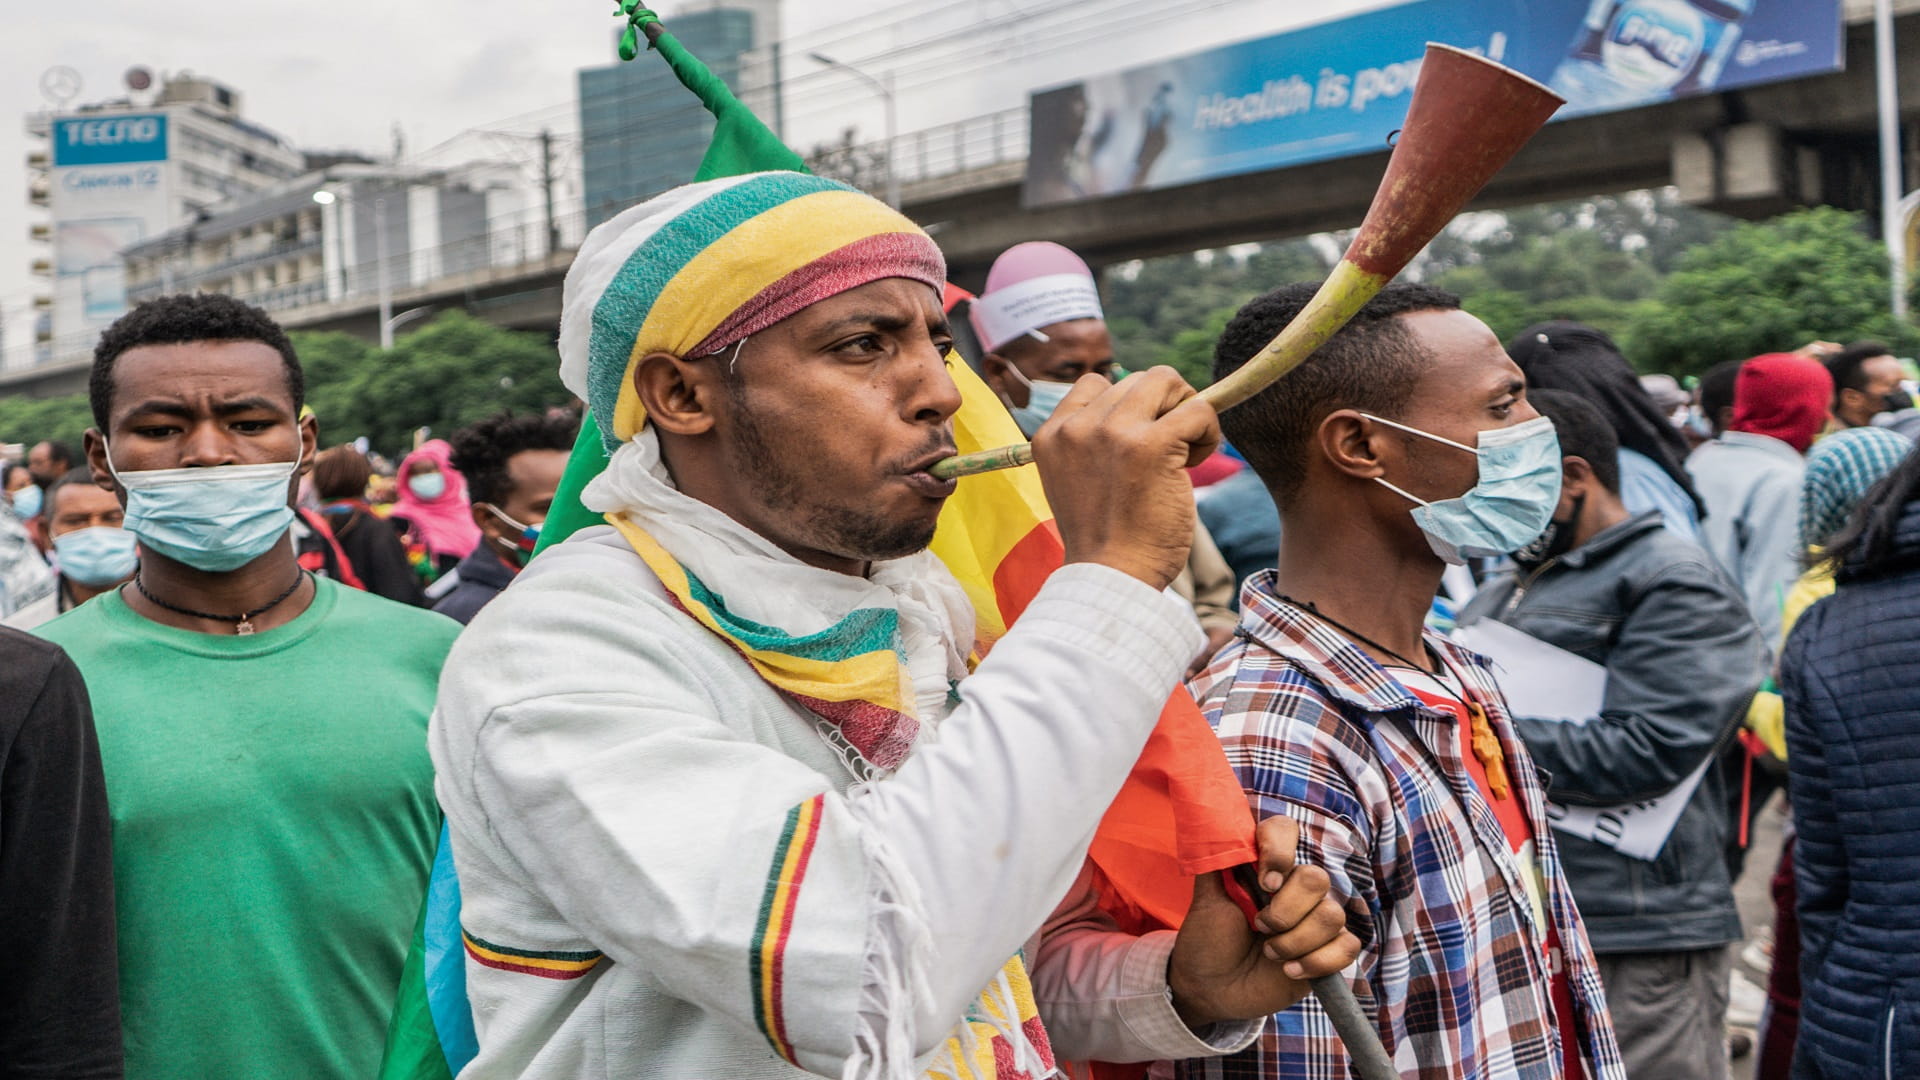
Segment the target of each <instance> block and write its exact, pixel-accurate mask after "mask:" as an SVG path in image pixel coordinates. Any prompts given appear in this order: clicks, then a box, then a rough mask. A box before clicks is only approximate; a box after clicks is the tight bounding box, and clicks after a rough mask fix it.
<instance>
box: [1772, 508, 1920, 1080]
mask: <svg viewBox="0 0 1920 1080" xmlns="http://www.w3.org/2000/svg"><path fill="white" fill-rule="evenodd" d="M1895 535H1896V544H1897V546H1898V547H1899V548H1902V549H1905V551H1904V554H1906V555H1908V556H1909V557H1916V558H1920V504H1915V505H1911V506H1908V507H1907V509H1906V513H1905V516H1904V517H1903V518H1902V519H1901V521H1900V525H1899V528H1898V530H1897V532H1896V534H1895ZM1917 693H1920V569H1912V570H1907V571H1904V572H1900V573H1895V574H1893V575H1892V576H1888V577H1880V578H1875V579H1871V580H1864V581H1849V580H1848V574H1847V573H1845V572H1844V571H1843V573H1842V574H1841V576H1840V587H1839V589H1838V591H1836V592H1835V593H1834V594H1833V595H1832V596H1830V597H1827V598H1826V599H1825V600H1822V601H1820V602H1819V603H1817V604H1815V605H1814V606H1812V607H1811V608H1808V609H1807V612H1806V614H1804V615H1802V616H1801V617H1800V621H1799V622H1798V623H1797V624H1796V625H1795V626H1794V628H1793V633H1792V635H1791V636H1789V637H1788V639H1787V648H1786V652H1785V654H1784V655H1783V656H1782V657H1781V661H1780V694H1781V697H1782V698H1784V699H1785V701H1786V710H1787V771H1788V783H1789V786H1790V793H1791V795H1792V798H1793V819H1794V823H1795V825H1796V827H1797V835H1796V838H1795V841H1794V844H1795V846H1794V858H1793V869H1794V876H1795V879H1796V884H1797V885H1798V886H1799V893H1800V898H1799V914H1800V941H1801V954H1800V977H1801V998H1800V1039H1799V1044H1798V1049H1797V1053H1796V1057H1795V1062H1794V1074H1795V1075H1796V1076H1809V1077H1835V1078H1845V1080H1869V1078H1876V1077H1886V1078H1890V1080H1891V1078H1898V1080H1910V1078H1912V1077H1920V697H1916V694H1917Z"/></svg>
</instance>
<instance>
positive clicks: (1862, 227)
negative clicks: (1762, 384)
mask: <svg viewBox="0 0 1920 1080" xmlns="http://www.w3.org/2000/svg"><path fill="white" fill-rule="evenodd" d="M1887 290H1888V278H1887V256H1886V248H1885V247H1884V246H1882V245H1881V244H1880V242H1879V241H1877V240H1875V239H1874V238H1873V237H1872V236H1871V235H1870V234H1869V233H1868V232H1867V228H1866V223H1865V220H1864V218H1863V217H1862V216H1861V215H1860V214H1855V213H1848V212H1845V211H1841V210H1834V209H1830V208H1816V209H1812V210H1798V211H1795V212H1793V213H1790V214H1786V215H1784V216H1781V217H1778V218H1774V219H1773V220H1771V221H1764V222H1753V223H1748V224H1743V225H1740V226H1737V227H1735V228H1734V229H1732V230H1730V231H1728V232H1726V233H1724V234H1722V235H1720V236H1719V237H1718V238H1716V239H1714V240H1713V241H1712V242H1710V243H1708V244H1706V245H1704V246H1701V247H1698V248H1695V249H1694V250H1693V251H1691V252H1689V253H1687V254H1686V255H1685V256H1683V257H1681V258H1680V260H1679V261H1678V263H1677V268H1676V269H1675V271H1674V272H1673V274H1672V275H1671V276H1669V277H1668V278H1667V279H1666V281H1665V282H1664V283H1663V284H1662V285H1661V287H1660V290H1659V292H1658V293H1657V296H1656V299H1657V301H1658V302H1657V303H1655V304H1652V305H1648V306H1646V307H1645V308H1643V309H1641V310H1640V311H1639V312H1638V313H1637V314H1636V317H1635V319H1634V320H1633V323H1632V326H1631V328H1630V330H1629V332H1628V334H1627V341H1628V342H1629V343H1630V349H1631V351H1630V352H1629V355H1630V356H1633V357H1634V359H1635V360H1636V362H1638V363H1639V364H1640V365H1641V366H1642V368H1643V369H1644V370H1652V371H1670V372H1674V373H1683V372H1685V373H1697V372H1701V371H1705V370H1706V369H1707V368H1709V367H1712V366H1713V365H1714V364H1717V363H1719V362H1721V361H1723V360H1738V359H1744V358H1746V357H1749V356H1755V355H1758V354H1760V353H1767V352H1785V351H1789V350H1792V349H1794V348H1797V347H1799V346H1800V345H1803V344H1805V343H1807V342H1809V341H1814V340H1826V341H1852V340H1856V339H1860V338H1869V337H1871V338H1879V339H1881V340H1884V341H1886V342H1887V343H1888V344H1889V345H1892V346H1893V347H1894V348H1895V349H1896V350H1898V351H1900V352H1903V353H1910V352H1912V351H1913V350H1914V349H1915V348H1916V347H1920V333H1916V332H1915V330H1914V327H1913V326H1912V325H1911V324H1905V323H1900V322H1898V321H1896V320H1895V319H1894V318H1893V315H1892V313H1891V312H1890V311H1889V310H1888V305H1887Z"/></svg>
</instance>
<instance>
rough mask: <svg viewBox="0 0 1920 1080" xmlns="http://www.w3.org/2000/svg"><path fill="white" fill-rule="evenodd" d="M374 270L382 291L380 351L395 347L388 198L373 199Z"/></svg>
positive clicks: (377, 286)
mask: <svg viewBox="0 0 1920 1080" xmlns="http://www.w3.org/2000/svg"><path fill="white" fill-rule="evenodd" d="M373 270H374V275H373V276H374V281H375V282H376V283H377V285H376V288H377V289H378V290H379V292H380V351H381V352H385V351H387V350H388V349H391V348H393V289H392V287H391V286H390V285H389V284H388V281H387V198H386V196H385V195H380V196H376V197H375V198H374V200H373Z"/></svg>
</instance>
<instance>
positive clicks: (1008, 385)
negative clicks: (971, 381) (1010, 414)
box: [980, 352, 1033, 409]
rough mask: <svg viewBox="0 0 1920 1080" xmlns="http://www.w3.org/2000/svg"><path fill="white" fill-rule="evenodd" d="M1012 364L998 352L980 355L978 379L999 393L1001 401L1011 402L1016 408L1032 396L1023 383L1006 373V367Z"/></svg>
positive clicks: (1020, 407) (1025, 404) (1025, 403)
mask: <svg viewBox="0 0 1920 1080" xmlns="http://www.w3.org/2000/svg"><path fill="white" fill-rule="evenodd" d="M1012 366H1013V361H1011V360H1009V359H1007V358H1006V357H1004V356H1002V355H1000V354H999V353H997V352H990V353H987V354H985V355H984V356H982V357H980V381H981V382H984V383H986V384H987V389H989V390H992V391H993V392H994V393H995V394H997V395H999V397H1000V400H1001V401H1005V402H1009V403H1011V404H1012V406H1013V407H1014V408H1016V409H1023V408H1026V406H1027V403H1028V402H1029V401H1032V400H1033V398H1032V395H1030V394H1028V392H1027V385H1026V384H1025V383H1023V382H1021V381H1020V380H1019V379H1016V378H1014V377H1013V376H1012V375H1009V374H1007V369H1008V368H1009V367H1012Z"/></svg>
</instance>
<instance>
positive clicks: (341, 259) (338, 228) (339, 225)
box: [313, 188, 347, 301]
mask: <svg viewBox="0 0 1920 1080" xmlns="http://www.w3.org/2000/svg"><path fill="white" fill-rule="evenodd" d="M313 201H314V202H315V203H316V204H318V205H320V206H332V205H333V204H334V203H336V202H340V201H341V200H340V196H338V195H335V194H334V193H333V192H331V191H328V190H327V189H326V188H320V189H319V190H317V191H315V192H314V193H313ZM346 211H347V208H346V205H345V204H344V203H342V204H341V207H340V209H339V211H338V212H337V213H335V214H334V218H333V249H334V255H335V259H336V261H337V262H338V263H339V264H340V299H341V300H343V301H344V300H345V299H346V298H347V213H346ZM320 232H321V236H322V237H324V236H325V235H326V222H325V218H324V215H323V217H322V220H321V226H320ZM322 261H323V262H324V261H325V260H322Z"/></svg>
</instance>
